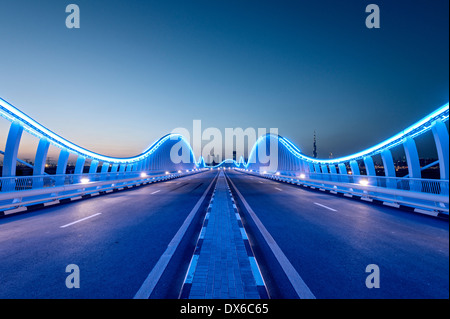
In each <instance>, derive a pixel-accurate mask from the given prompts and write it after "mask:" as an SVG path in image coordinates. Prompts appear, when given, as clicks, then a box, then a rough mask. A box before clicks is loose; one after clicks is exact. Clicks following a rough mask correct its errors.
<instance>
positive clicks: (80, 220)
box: [59, 213, 101, 228]
mask: <svg viewBox="0 0 450 319" xmlns="http://www.w3.org/2000/svg"><path fill="white" fill-rule="evenodd" d="M100 214H101V213H97V214H94V215H91V216H88V217H84V218H81V219H79V220H76V221H74V222H71V223H69V224H66V225H62V226H60V227H59V228H66V227H68V226H71V225H73V224H76V223H79V222H82V221H83V220H86V219H89V218H92V217H95V216H97V215H100Z"/></svg>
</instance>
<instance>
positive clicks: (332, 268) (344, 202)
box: [227, 171, 449, 299]
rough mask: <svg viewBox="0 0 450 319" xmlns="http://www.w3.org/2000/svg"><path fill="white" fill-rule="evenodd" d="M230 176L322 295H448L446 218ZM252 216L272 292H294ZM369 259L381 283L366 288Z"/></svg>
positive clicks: (276, 295)
mask: <svg viewBox="0 0 450 319" xmlns="http://www.w3.org/2000/svg"><path fill="white" fill-rule="evenodd" d="M227 175H228V176H229V178H230V180H231V181H232V183H233V184H234V185H235V187H236V188H237V189H238V191H239V192H240V193H241V195H242V196H243V197H244V199H245V201H246V202H247V204H248V205H249V206H250V208H251V209H252V210H253V211H254V213H255V214H256V215H257V217H258V218H259V220H260V221H261V222H262V224H263V225H264V226H265V228H266V229H267V231H268V232H269V233H270V234H271V236H272V237H273V239H274V240H275V242H276V243H277V244H278V246H279V247H280V248H281V250H282V252H283V253H284V254H285V256H286V257H287V259H288V260H289V261H290V263H291V264H292V266H294V268H295V270H296V271H297V273H298V274H299V275H300V277H301V278H302V279H303V281H304V283H305V284H306V285H307V287H309V289H310V291H311V292H312V293H313V295H314V296H315V297H316V298H318V299H319V298H445V299H447V298H448V297H449V286H448V285H449V225H448V221H443V220H438V219H435V218H431V217H428V216H422V215H418V214H413V213H410V212H405V211H401V210H399V209H395V208H390V207H385V206H379V205H373V204H369V203H365V202H363V201H357V200H352V199H348V198H345V197H338V196H335V195H331V194H326V193H324V192H321V191H319V190H309V189H305V188H303V187H301V186H296V185H291V184H285V183H280V182H276V181H272V180H268V179H264V178H260V177H254V176H250V175H247V174H244V173H240V172H233V171H231V172H228V173H227ZM240 204H241V205H240V206H241V208H242V207H243V205H242V201H241V203H240ZM246 221H247V227H248V228H249V229H250V230H251V233H252V234H253V244H254V245H255V246H256V247H255V250H257V251H259V260H260V264H262V265H263V266H262V267H263V270H262V271H263V275H265V279H266V281H267V284H268V286H269V287H268V288H269V290H270V291H271V292H272V297H274V298H295V297H296V295H295V292H294V291H293V289H292V288H291V287H290V286H289V284H287V283H286V282H287V280H286V276H285V275H284V274H283V272H282V270H281V269H280V266H278V265H277V264H278V263H277V262H276V261H277V260H276V258H275V257H274V256H273V254H272V253H271V252H270V249H269V248H268V247H267V245H266V244H265V243H264V240H263V239H262V238H261V235H260V234H259V230H258V228H257V227H256V226H255V224H254V223H253V222H252V220H251V218H250V217H249V215H248V213H247V214H246ZM257 257H258V256H257ZM371 264H375V265H377V266H378V268H379V274H380V276H379V279H380V288H372V289H369V288H367V287H366V284H365V282H366V278H367V277H368V276H369V275H370V274H371V272H367V273H366V267H367V266H368V265H371Z"/></svg>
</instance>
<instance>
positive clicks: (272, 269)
mask: <svg viewBox="0 0 450 319" xmlns="http://www.w3.org/2000/svg"><path fill="white" fill-rule="evenodd" d="M0 115H1V116H2V117H3V118H4V119H5V120H7V121H10V122H11V124H10V128H9V132H8V135H7V136H5V137H3V136H2V138H4V139H6V146H5V149H4V150H0V152H1V154H2V155H3V167H2V176H1V177H0V215H1V219H0V298H136V299H148V298H151V299H153V298H154V299H176V298H181V299H229V298H230V299H232V298H237V299H259V298H262V299H266V298H274V299H296V298H301V299H314V298H320V299H322V298H448V297H449V287H448V283H449V277H448V274H449V255H448V252H449V232H448V213H449V165H450V164H449V139H448V128H447V125H448V117H449V104H448V103H447V104H446V105H443V106H442V107H439V108H438V109H436V111H434V112H432V113H431V114H429V115H427V116H425V117H424V118H422V119H420V120H419V121H417V122H416V123H414V124H412V125H411V126H409V127H407V128H400V129H402V130H401V131H400V132H399V133H398V134H396V135H395V136H393V137H391V138H389V139H387V140H385V141H381V142H380V143H379V144H377V145H375V146H373V147H370V148H368V149H366V150H362V151H360V152H358V153H355V154H352V155H348V156H344V157H340V158H334V159H317V158H312V157H309V156H306V155H305V154H304V153H302V151H301V150H300V148H299V147H297V146H296V145H294V144H293V143H292V142H291V141H290V140H289V139H287V138H285V137H282V136H278V135H273V134H267V135H264V136H261V137H260V138H259V139H258V140H257V141H256V143H255V145H254V146H253V148H252V149H251V152H250V153H249V156H248V159H244V158H240V159H239V160H237V161H235V160H230V159H228V160H225V161H224V162H222V163H220V164H219V165H215V166H209V165H207V164H206V163H205V161H204V159H203V158H202V157H196V155H195V154H194V152H193V149H192V148H191V146H190V145H189V142H188V141H187V140H186V139H185V138H184V137H183V136H181V135H179V134H168V135H166V136H163V137H162V138H160V139H159V140H157V141H156V142H154V143H153V144H152V145H151V146H150V147H148V148H147V149H146V150H144V151H143V152H142V153H141V154H138V155H135V156H132V157H127V158H118V157H111V156H105V155H102V154H98V153H95V152H93V151H91V150H87V149H85V148H83V147H81V146H78V145H76V144H75V143H72V142H70V141H69V140H67V139H65V138H63V137H61V136H59V135H58V134H56V133H55V132H53V131H51V130H50V129H48V128H46V127H45V126H44V125H42V124H40V123H38V122H37V121H35V120H33V119H32V118H31V117H29V116H27V115H26V114H24V113H23V112H22V111H20V110H19V109H18V108H16V107H15V106H13V105H11V104H10V103H8V102H7V101H5V100H2V99H0ZM24 134H30V135H32V136H34V137H35V138H36V139H38V146H37V150H36V152H35V158H34V162H33V164H30V163H27V162H25V161H24V160H23V159H20V158H18V150H19V145H20V142H21V139H22V136H23V135H24ZM427 134H431V135H432V138H433V141H434V144H435V149H436V153H437V156H438V159H437V161H435V162H433V163H430V164H428V165H422V166H421V163H420V158H421V156H420V152H419V151H420V149H419V148H418V147H417V145H416V139H417V138H419V137H422V136H426V135H427ZM51 145H53V146H56V147H57V148H58V149H59V156H58V160H57V165H56V173H55V174H49V173H46V172H45V164H46V161H47V155H48V150H49V147H50V146H51ZM398 148H401V149H402V150H403V151H404V154H405V158H406V162H407V170H408V174H406V176H398V172H397V170H396V166H395V163H394V159H393V155H392V152H393V150H394V149H398ZM174 149H176V150H179V151H180V152H181V153H183V154H184V155H185V156H184V157H183V156H175V157H177V158H178V159H179V160H177V161H174V154H173V150H174ZM274 150H276V151H274ZM176 153H177V154H178V152H176ZM186 154H187V156H186ZM269 155H270V156H269ZM69 156H73V157H75V158H76V163H75V166H74V169H73V171H69V170H68V160H69ZM181 157H183V159H182V160H181V159H180V158H181ZM379 162H381V163H382V165H376V163H379ZM18 163H20V164H22V165H26V166H28V167H29V169H30V170H31V172H32V173H31V174H29V175H27V176H17V174H16V173H17V171H16V167H17V164H18ZM430 167H439V169H438V171H439V177H438V178H433V179H431V178H424V177H423V175H424V174H423V172H424V171H425V170H427V169H428V168H430ZM380 172H381V173H380Z"/></svg>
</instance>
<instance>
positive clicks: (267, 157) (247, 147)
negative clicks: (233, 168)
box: [170, 120, 278, 171]
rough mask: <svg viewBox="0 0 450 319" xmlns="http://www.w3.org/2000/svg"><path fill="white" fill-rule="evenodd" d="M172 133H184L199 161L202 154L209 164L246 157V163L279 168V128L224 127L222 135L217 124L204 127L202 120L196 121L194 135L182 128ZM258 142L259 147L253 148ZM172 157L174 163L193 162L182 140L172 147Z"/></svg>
mask: <svg viewBox="0 0 450 319" xmlns="http://www.w3.org/2000/svg"><path fill="white" fill-rule="evenodd" d="M171 133H174V134H180V135H182V136H183V137H184V138H185V139H186V141H187V142H188V143H189V145H191V146H192V149H193V152H194V154H195V155H196V156H198V158H196V160H198V159H199V158H200V157H202V158H203V160H204V161H205V164H208V165H211V164H213V163H215V164H219V163H221V162H222V161H224V160H231V159H234V160H236V162H238V163H239V162H240V160H241V159H243V160H244V162H245V163H246V164H255V163H258V164H262V165H263V166H262V167H260V169H261V170H267V171H276V170H277V168H278V129H277V128H270V129H269V130H267V129H265V128H258V129H255V128H253V127H248V128H246V129H243V128H240V127H238V128H225V133H224V134H222V131H221V130H220V129H218V128H216V127H208V128H206V129H204V130H202V122H201V120H194V121H193V123H192V134H191V131H189V130H188V129H186V128H183V127H178V128H175V129H174V130H172V132H171ZM269 136H271V137H269ZM264 137H266V138H264ZM175 138H177V137H174V139H175ZM255 145H257V147H256V148H255V149H253V147H254V146H255ZM170 159H171V161H172V162H173V163H175V164H178V163H190V159H191V152H190V149H189V148H188V147H187V146H186V144H185V143H184V142H183V141H180V142H178V143H176V144H175V145H174V146H173V147H172V149H171V151H170Z"/></svg>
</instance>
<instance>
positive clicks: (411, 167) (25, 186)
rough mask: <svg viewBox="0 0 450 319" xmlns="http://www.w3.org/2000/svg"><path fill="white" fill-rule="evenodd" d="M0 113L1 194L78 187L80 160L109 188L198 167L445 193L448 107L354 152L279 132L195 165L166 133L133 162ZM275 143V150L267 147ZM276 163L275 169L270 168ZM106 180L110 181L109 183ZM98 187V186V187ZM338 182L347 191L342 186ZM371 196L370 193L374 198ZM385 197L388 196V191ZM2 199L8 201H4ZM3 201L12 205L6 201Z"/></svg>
mask: <svg viewBox="0 0 450 319" xmlns="http://www.w3.org/2000/svg"><path fill="white" fill-rule="evenodd" d="M0 115H1V116H3V117H4V118H6V119H8V120H9V121H11V122H12V124H11V127H10V131H9V134H8V138H7V143H6V149H5V151H4V152H3V151H2V154H3V155H4V164H3V172H2V173H3V174H2V175H3V176H2V177H1V178H0V192H2V193H5V192H18V191H20V193H21V194H23V193H25V192H24V191H25V190H30V189H33V190H35V189H37V188H46V187H47V188H48V187H49V186H50V187H67V185H68V184H69V185H73V184H80V185H82V184H83V183H82V182H81V179H82V175H83V173H86V172H84V171H83V170H84V164H85V160H86V159H90V160H91V163H90V167H89V173H88V174H89V176H88V177H86V176H85V177H84V180H88V181H89V182H91V183H92V182H93V181H95V182H96V183H97V184H98V183H100V184H101V185H110V186H109V187H114V186H115V185H116V183H114V180H120V179H124V180H130V181H131V182H134V181H140V180H141V177H142V176H141V175H140V174H145V176H147V175H152V174H156V173H157V172H160V173H161V176H162V177H161V178H162V179H164V176H165V175H167V174H171V173H175V172H176V173H177V174H180V173H181V174H182V173H183V172H187V173H188V172H194V171H197V170H199V168H211V169H212V168H216V167H220V166H223V165H228V166H230V165H232V166H233V165H234V167H236V168H239V169H244V170H246V171H251V172H258V173H259V174H264V175H265V176H273V177H274V178H282V177H283V178H285V179H286V180H290V179H297V180H299V182H302V183H305V181H306V180H309V181H310V182H311V184H312V185H316V184H317V183H318V181H319V182H320V185H322V186H323V187H328V186H329V187H332V188H333V189H339V190H345V189H347V190H352V191H353V190H354V189H356V190H357V191H356V192H358V191H361V189H360V188H361V187H376V188H377V192H379V191H380V189H390V190H392V189H397V190H401V191H402V192H409V193H428V194H431V193H432V194H433V195H439V196H441V195H445V196H446V197H447V198H448V179H449V139H448V131H447V128H446V125H445V122H446V121H448V118H449V103H447V104H445V105H443V106H441V107H440V108H438V109H437V110H436V111H434V112H432V113H431V114H429V115H427V116H426V117H424V118H422V119H421V120H420V121H418V122H416V123H414V124H413V125H411V126H409V127H408V128H406V129H404V130H402V131H401V132H399V133H398V134H396V135H394V136H393V137H391V138H389V139H387V140H385V141H383V142H381V143H379V144H377V145H375V146H373V147H370V148H368V149H366V150H363V151H360V152H357V153H355V154H352V155H348V156H344V157H339V158H335V159H317V158H312V157H309V156H307V155H305V154H303V153H302V152H301V151H300V149H299V148H298V147H297V146H296V145H294V144H293V143H292V142H291V141H290V140H289V139H287V138H285V137H282V136H278V135H273V134H267V135H264V136H261V137H260V138H259V139H258V140H257V141H256V143H255V145H254V146H253V148H252V149H251V151H250V154H249V157H248V160H247V161H245V160H244V159H243V158H240V159H239V162H237V161H236V160H231V159H226V160H224V161H223V162H221V163H219V164H217V165H214V166H212V165H206V164H205V162H204V159H203V157H200V158H199V160H198V161H196V157H195V155H194V152H193V149H192V147H191V145H190V143H189V142H188V141H187V140H186V139H185V138H184V137H183V136H182V135H180V134H167V135H165V136H163V137H162V138H160V139H159V140H157V141H156V142H154V143H153V144H152V145H151V146H149V147H148V148H147V149H145V150H144V151H143V152H142V153H140V154H138V155H135V156H132V157H125V158H119V157H111V156H106V155H102V154H98V153H95V152H92V151H90V150H87V149H85V148H83V147H80V146H78V145H76V144H74V143H72V142H70V141H68V140H66V139H64V138H63V137H61V136H59V135H58V134H56V133H54V132H53V131H51V130H49V129H47V128H46V127H45V126H43V125H41V124H40V123H38V122H36V121H35V120H33V119H32V118H31V117H29V116H28V115H26V114H25V113H23V112H21V111H20V110H18V109H17V108H16V107H14V106H13V105H11V104H10V103H8V102H6V101H5V100H3V99H1V98H0ZM23 130H25V131H27V132H29V133H30V134H32V135H34V136H36V137H38V138H39V139H40V141H39V145H38V149H37V152H36V160H35V163H34V166H33V176H32V177H31V176H30V177H17V176H15V169H16V162H17V161H20V159H18V158H17V152H18V146H19V143H20V138H21V135H22V131H23ZM428 131H432V133H433V137H434V141H435V145H436V150H437V154H438V161H436V162H435V163H433V164H434V165H437V164H438V165H439V171H440V180H439V181H433V180H426V179H423V178H422V176H421V171H422V169H423V168H421V167H420V161H419V155H418V151H417V147H416V144H415V140H414V138H416V137H418V136H420V135H422V134H424V133H426V132H428ZM274 141H275V143H274V146H276V147H275V148H273V147H272V146H273V145H271V144H270V143H271V142H274ZM179 142H181V143H182V144H183V147H184V148H185V149H187V150H188V153H189V159H188V160H187V161H186V158H184V160H183V161H182V162H178V163H174V161H173V159H172V158H171V156H170V155H171V153H172V149H173V146H174V145H175V144H178V143H179ZM267 143H268V144H269V146H270V147H269V148H267V145H268V144H267ZM50 144H52V145H54V146H56V147H58V148H60V149H61V151H60V155H59V158H58V165H57V171H56V175H53V176H47V175H45V172H44V167H45V160H46V156H47V151H48V148H49V145H50ZM397 146H403V148H404V151H405V155H406V160H407V164H408V173H409V174H408V175H407V177H408V178H405V176H404V177H399V176H396V169H395V166H394V161H393V157H392V154H391V150H392V149H393V148H394V147H397ZM268 149H269V153H270V154H269V156H268V159H269V161H270V164H271V165H267V164H266V163H264V162H263V161H262V160H261V154H265V152H267V150H268ZM261 150H263V151H264V152H262V153H261V154H260V152H259V151H261ZM69 154H75V155H76V156H77V161H76V165H75V169H74V172H73V174H69V175H70V176H66V167H67V161H68V157H69ZM266 155H267V154H266ZM375 155H381V158H382V161H383V169H384V175H385V176H377V174H376V171H375V165H374V160H373V156H375ZM266 160H267V158H266ZM274 162H275V165H272V164H273V163H274ZM100 164H101V167H100ZM361 166H362V167H364V168H365V174H361V172H360V167H361ZM169 168H170V169H169ZM177 176H179V175H177ZM277 176H281V177H277ZM360 176H367V177H368V178H367V179H366V180H367V184H365V185H361V183H360V181H361V180H362V179H361V178H360ZM111 178H112V181H113V182H111V183H109V184H108V181H109V180H111ZM100 184H99V185H97V186H98V187H100V186H101V185H100ZM327 185H328V186H327ZM343 185H347V186H348V185H350V186H349V187H344V186H343ZM352 185H353V186H352ZM355 185H356V186H355ZM399 185H400V186H399ZM71 187H72V186H71ZM102 187H104V186H102ZM81 189H85V187H81ZM374 192H375V190H373V192H372V193H374ZM383 192H384V193H391V191H389V192H386V191H382V193H383ZM402 194H404V193H402ZM11 196H12V195H11ZM11 196H10V197H11ZM402 196H404V195H402ZM408 196H409V195H408ZM419 197H420V196H419ZM422 197H423V196H422ZM3 198H6V197H5V196H3ZM8 198H9V197H8ZM10 199H11V200H12V201H13V203H14V202H16V201H17V198H14V196H12V197H11V198H10ZM433 199H434V197H433ZM8 203H9V204H12V203H11V202H8ZM442 203H444V204H443V205H444V210H447V212H448V200H443V201H441V202H440V203H437V204H440V205H442ZM427 205H428V204H427ZM428 206H430V205H428ZM2 207H6V206H2V205H1V198H0V208H2Z"/></svg>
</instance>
